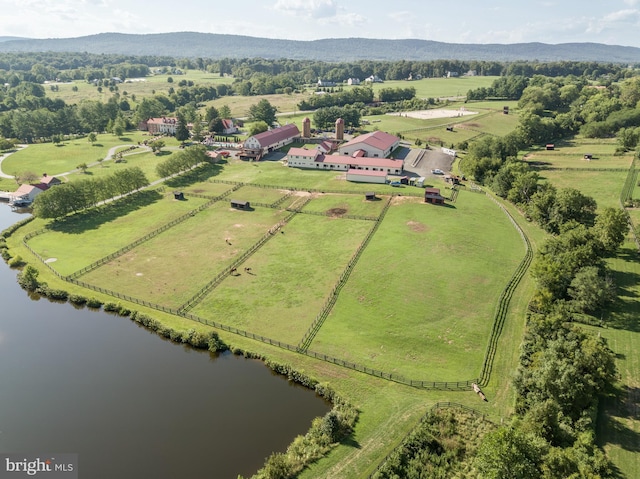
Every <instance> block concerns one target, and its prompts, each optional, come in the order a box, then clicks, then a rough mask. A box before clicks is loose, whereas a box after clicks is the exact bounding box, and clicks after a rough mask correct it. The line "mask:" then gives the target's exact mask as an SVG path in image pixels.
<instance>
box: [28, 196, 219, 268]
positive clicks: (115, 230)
mask: <svg viewBox="0 0 640 479" xmlns="http://www.w3.org/2000/svg"><path fill="white" fill-rule="evenodd" d="M205 202H206V200H204V199H199V198H189V199H188V200H187V201H176V200H174V199H173V194H172V193H165V194H164V195H163V194H160V193H158V192H156V191H149V192H145V193H143V194H142V195H136V196H134V197H131V198H126V199H124V200H122V201H119V202H118V203H117V205H112V206H109V207H107V208H101V209H97V210H93V211H91V212H89V213H86V214H83V215H78V216H70V217H68V218H67V219H65V220H63V221H60V222H56V223H53V224H50V225H49V231H48V232H47V233H45V234H42V235H40V236H36V237H34V238H32V239H31V240H30V241H29V246H31V247H32V248H33V249H34V251H36V252H37V253H38V254H39V255H40V256H42V257H43V258H45V259H49V258H55V262H52V263H50V264H51V266H52V267H53V268H54V269H55V270H56V271H58V272H59V273H60V274H63V275H68V274H71V273H73V272H75V271H77V270H79V269H81V268H84V267H85V266H87V265H89V264H91V263H93V262H94V261H97V260H99V259H100V258H103V257H105V256H107V255H109V254H111V253H113V252H114V251H117V250H118V249H120V248H122V247H124V246H126V245H127V244H129V243H131V242H133V241H135V240H137V239H138V238H142V237H143V236H145V235H146V234H148V233H150V232H152V231H154V230H155V229H157V228H159V227H160V226H162V225H164V224H166V223H169V222H170V221H172V220H174V219H176V218H179V217H180V216H182V215H184V214H186V213H188V212H189V211H191V210H194V209H196V208H197V207H198V206H200V205H202V204H204V203H205ZM37 221H38V224H40V225H42V224H43V222H42V221H40V220H37Z"/></svg>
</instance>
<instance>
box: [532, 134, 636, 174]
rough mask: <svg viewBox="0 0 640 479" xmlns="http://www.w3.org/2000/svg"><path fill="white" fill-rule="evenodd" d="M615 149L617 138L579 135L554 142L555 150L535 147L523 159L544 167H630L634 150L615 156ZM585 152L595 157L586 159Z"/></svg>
mask: <svg viewBox="0 0 640 479" xmlns="http://www.w3.org/2000/svg"><path fill="white" fill-rule="evenodd" d="M615 149H616V141H615V139H609V140H607V139H604V140H595V139H590V138H579V137H577V138H574V139H572V140H567V141H561V142H556V143H554V149H553V150H546V149H545V147H544V146H541V147H539V148H537V149H533V150H531V151H529V152H528V153H527V154H526V155H525V156H524V158H523V159H524V160H526V161H529V162H534V164H536V165H539V166H542V167H544V168H579V169H593V168H596V169H600V168H621V169H627V168H629V166H631V161H632V159H633V152H630V153H628V154H626V155H622V156H614V152H615ZM585 154H591V155H593V159H591V160H586V159H584V155H585Z"/></svg>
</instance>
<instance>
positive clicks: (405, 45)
mask: <svg viewBox="0 0 640 479" xmlns="http://www.w3.org/2000/svg"><path fill="white" fill-rule="evenodd" d="M44 51H54V52H88V53H117V54H125V55H153V56H170V57H179V58H184V57H191V58H196V57H203V58H268V59H273V58H290V59H295V60H322V61H354V60H390V61H397V60H416V61H430V60H467V61H469V60H485V61H517V60H526V61H535V60H539V61H597V62H615V63H640V48H636V47H625V46H617V45H604V44H601V43H561V44H557V45H551V44H546V43H514V44H464V43H443V42H434V41H430V40H378V39H370V38H331V39H324V40H312V41H297V40H276V39H270V38H257V37H249V36H241V35H220V34H214V33H196V32H176V33H157V34H141V35H135V34H124V33H100V34H97V35H89V36H84V37H77V38H49V39H29V38H15V37H0V52H44Z"/></svg>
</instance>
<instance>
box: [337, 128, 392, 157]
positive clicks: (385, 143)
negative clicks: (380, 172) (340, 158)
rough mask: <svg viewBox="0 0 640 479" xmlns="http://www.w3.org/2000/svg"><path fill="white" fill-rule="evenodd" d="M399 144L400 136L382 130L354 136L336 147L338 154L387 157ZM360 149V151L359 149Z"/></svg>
mask: <svg viewBox="0 0 640 479" xmlns="http://www.w3.org/2000/svg"><path fill="white" fill-rule="evenodd" d="M399 144H400V138H398V137H397V136H393V135H390V134H389V133H385V132H384V131H374V132H371V133H366V134H364V135H360V136H357V137H355V138H354V139H353V140H351V141H349V142H347V143H345V144H344V145H341V146H340V147H339V148H338V151H339V152H340V155H347V156H353V155H358V156H367V157H370V158H387V157H388V156H389V155H391V152H392V151H393V150H394V149H396V148H397V147H398V145H399ZM359 150H361V151H359Z"/></svg>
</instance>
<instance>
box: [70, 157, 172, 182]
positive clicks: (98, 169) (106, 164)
mask: <svg viewBox="0 0 640 479" xmlns="http://www.w3.org/2000/svg"><path fill="white" fill-rule="evenodd" d="M171 154H172V152H171V151H168V150H167V151H164V152H162V153H161V154H160V155H155V154H154V153H151V152H150V151H145V150H137V151H135V150H134V152H132V153H129V154H126V155H124V156H123V161H121V162H119V163H116V162H115V161H113V160H111V159H109V160H105V161H102V162H101V163H99V164H97V165H96V164H94V165H92V166H91V167H89V168H88V169H87V170H86V171H85V172H84V173H83V172H82V171H77V172H75V173H72V174H70V175H67V179H68V180H69V181H78V180H83V179H87V178H99V177H103V176H108V175H111V174H113V173H114V172H115V171H118V170H123V169H126V168H131V167H133V166H136V167H138V168H140V169H141V170H142V171H143V173H144V174H145V176H146V177H147V179H148V180H149V181H150V182H151V181H155V180H158V179H160V177H159V176H158V173H156V166H157V165H158V163H160V162H161V161H164V160H166V159H167V158H168V157H169V156H170V155H171Z"/></svg>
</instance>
